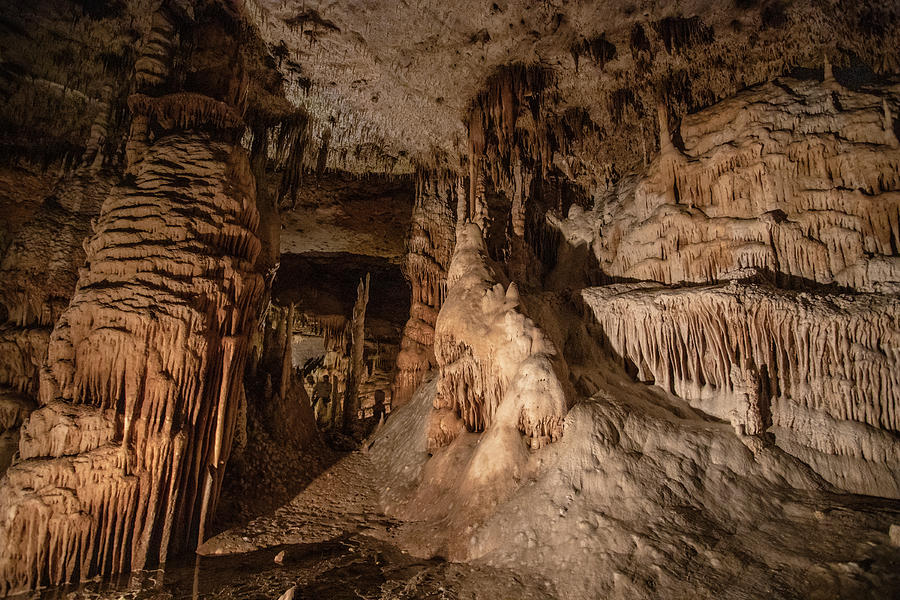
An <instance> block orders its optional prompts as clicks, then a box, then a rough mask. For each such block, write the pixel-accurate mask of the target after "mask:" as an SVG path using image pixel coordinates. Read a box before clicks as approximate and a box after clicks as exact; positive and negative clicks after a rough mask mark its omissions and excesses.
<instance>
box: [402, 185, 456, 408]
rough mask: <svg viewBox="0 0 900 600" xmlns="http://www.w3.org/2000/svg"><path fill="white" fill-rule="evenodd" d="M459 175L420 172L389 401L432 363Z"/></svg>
mask: <svg viewBox="0 0 900 600" xmlns="http://www.w3.org/2000/svg"><path fill="white" fill-rule="evenodd" d="M459 193H460V186H459V180H458V178H455V177H454V176H451V175H449V174H446V173H445V174H443V175H434V174H425V173H419V174H418V175H417V177H416V195H415V204H414V207H413V216H412V223H411V225H410V230H409V235H408V237H407V240H406V249H407V254H406V260H405V261H404V263H403V267H402V268H403V274H404V276H405V277H406V279H407V280H408V281H409V284H410V289H411V296H412V297H411V309H410V316H409V320H408V321H407V323H406V326H405V327H404V330H403V338H402V340H401V342H400V353H399V354H398V356H397V370H396V372H395V375H394V382H393V384H392V398H393V400H392V402H393V404H394V405H396V406H399V405H401V404H403V403H404V402H406V401H407V400H409V399H410V398H411V397H412V395H413V392H415V390H416V388H417V387H418V385H419V383H421V381H422V378H423V377H424V375H425V373H426V372H427V371H428V369H429V368H431V367H432V366H433V365H434V352H433V350H432V345H433V343H434V323H435V320H436V318H437V313H438V311H439V310H440V308H441V305H442V304H443V302H444V299H445V298H446V296H447V268H448V267H449V265H450V259H451V256H452V254H453V245H454V242H455V238H454V231H455V226H456V219H457V216H459V218H464V215H457V213H458V211H459V208H458V207H459V206H460V204H463V205H464V204H465V201H464V200H465V199H464V198H463V202H462V203H461V202H460V198H459Z"/></svg>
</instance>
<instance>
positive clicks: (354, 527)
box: [198, 451, 395, 556]
mask: <svg viewBox="0 0 900 600" xmlns="http://www.w3.org/2000/svg"><path fill="white" fill-rule="evenodd" d="M374 472H375V468H374V466H373V465H372V464H371V460H370V459H369V457H368V456H367V455H365V454H363V453H362V452H359V451H355V452H351V453H349V454H347V455H346V456H344V457H343V458H341V459H340V460H338V461H337V462H336V463H335V464H333V465H332V466H331V467H329V468H328V469H326V470H325V471H324V472H323V473H322V474H320V475H319V476H318V477H317V478H316V479H314V480H313V481H312V482H310V484H309V485H308V486H307V487H306V488H305V489H303V490H302V491H300V493H298V494H297V495H296V496H295V497H294V498H293V499H292V500H291V501H290V502H288V503H287V504H285V505H284V506H282V507H280V508H278V509H276V510H275V512H274V513H271V514H266V515H262V516H260V517H257V518H256V519H253V520H252V521H250V522H249V523H247V524H246V525H244V526H241V527H236V528H234V529H230V530H228V531H224V532H222V533H220V534H219V535H216V536H214V537H213V538H210V539H209V540H207V541H206V543H204V544H203V545H202V546H201V547H200V548H199V549H198V554H200V555H203V556H211V555H222V554H236V553H243V552H251V551H254V550H259V549H262V548H270V547H273V546H278V545H282V544H301V543H303V544H310V543H320V542H324V541H328V540H333V539H336V538H339V537H342V536H348V535H355V534H359V533H367V532H370V533H376V532H378V533H379V534H380V535H379V536H378V537H383V534H384V533H387V532H389V530H390V529H391V528H392V527H393V526H394V525H395V523H394V522H393V521H392V520H391V519H389V518H387V517H385V516H383V515H381V514H380V513H379V511H378V508H377V504H378V491H377V484H376V482H375V479H374V475H373V473H374Z"/></svg>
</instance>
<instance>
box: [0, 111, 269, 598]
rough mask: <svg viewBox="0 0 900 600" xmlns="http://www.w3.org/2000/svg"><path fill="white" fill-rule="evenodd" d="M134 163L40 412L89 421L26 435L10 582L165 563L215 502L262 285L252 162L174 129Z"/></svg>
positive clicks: (92, 244) (50, 365) (0, 496)
mask: <svg viewBox="0 0 900 600" xmlns="http://www.w3.org/2000/svg"><path fill="white" fill-rule="evenodd" d="M213 129H215V128H213ZM132 172H133V173H134V177H133V179H131V180H128V181H126V182H125V183H123V184H121V185H119V186H117V187H115V188H114V189H113V190H112V191H111V192H110V194H109V196H108V197H107V199H106V201H105V202H104V204H103V208H102V211H101V215H100V217H99V219H98V221H97V223H96V225H95V233H94V235H93V237H92V238H90V240H89V241H88V242H87V244H86V249H87V260H88V268H86V269H84V270H82V272H81V275H80V277H79V280H78V286H77V290H76V293H75V297H74V298H73V299H72V302H71V304H70V306H69V308H68V309H67V310H66V311H65V312H64V313H63V315H62V317H61V318H60V320H59V322H58V323H57V325H56V328H55V329H54V331H53V334H52V336H51V340H50V349H49V358H48V362H47V366H46V368H45V370H44V372H43V374H42V378H41V379H42V380H41V400H42V403H43V404H44V407H42V408H41V409H39V410H38V411H37V412H36V413H35V414H34V416H33V417H32V419H31V420H30V422H29V423H28V424H26V431H29V430H34V429H35V428H37V427H38V423H39V422H46V423H47V424H46V425H41V426H40V427H42V428H53V427H57V426H58V425H60V424H61V423H62V421H61V420H60V419H65V422H66V423H72V420H73V419H75V420H76V421H81V423H79V424H78V425H76V426H75V429H77V430H79V432H80V433H79V435H77V436H75V437H71V436H68V435H67V436H65V437H64V438H63V439H61V440H57V439H56V438H55V437H54V436H44V435H40V436H27V435H26V436H25V437H24V438H23V441H22V442H23V443H22V449H23V450H25V451H23V459H25V460H23V461H22V462H20V463H18V464H16V465H14V466H13V467H11V469H10V471H9V474H8V478H7V479H6V480H5V481H4V483H3V489H2V493H0V505H2V506H0V508H2V510H0V512H2V516H0V592H3V593H7V592H10V591H16V590H22V589H27V588H30V587H33V586H35V585H39V584H42V583H48V582H49V583H60V582H63V581H68V580H71V579H73V578H74V577H78V576H80V577H86V576H89V575H91V574H94V573H112V572H119V571H123V570H127V569H129V568H131V569H138V568H142V567H143V566H145V565H149V564H154V563H157V562H164V561H165V560H166V556H167V554H168V552H169V551H170V550H178V549H182V548H185V547H189V546H190V544H191V543H196V541H197V540H198V539H202V538H203V535H204V528H205V526H206V524H207V522H208V520H209V518H210V517H211V511H212V509H213V508H214V507H215V504H216V500H217V495H218V490H219V486H220V484H221V479H222V474H223V470H224V465H225V461H226V460H227V458H228V453H229V451H230V447H231V440H232V435H233V431H234V424H235V418H236V412H237V408H238V397H239V393H240V388H241V381H240V378H241V377H242V374H243V364H244V358H245V353H246V340H247V336H248V333H249V331H250V329H251V327H252V321H253V319H254V315H255V314H256V306H255V305H256V303H257V302H258V301H259V298H260V297H261V295H262V291H263V280H262V277H261V276H260V275H259V274H258V273H256V272H255V270H254V260H255V258H256V255H257V253H258V252H259V240H258V239H257V237H256V235H255V229H256V227H257V224H258V215H257V212H256V206H255V187H254V185H253V180H252V176H251V175H250V170H249V163H248V161H247V157H246V155H245V153H244V151H243V150H242V149H241V148H240V147H238V146H236V145H235V144H234V143H232V142H229V141H223V140H222V139H219V138H216V137H215V136H214V135H212V134H210V133H205V132H202V131H199V130H193V131H183V132H179V131H174V132H167V133H164V134H163V135H161V136H160V137H158V138H157V139H156V140H155V141H154V142H153V143H152V145H150V146H149V147H148V148H147V149H146V153H145V154H144V156H143V158H141V159H140V160H139V161H138V162H137V163H136V164H134V165H132ZM66 405H68V406H70V407H72V408H66V409H65V410H62V411H61V410H60V409H61V408H65V406H66ZM72 411H75V413H72ZM85 419H87V420H89V421H90V422H92V423H95V424H96V426H95V427H90V428H89V427H86V426H85V425H84V423H83V422H84V420H85ZM88 431H96V432H97V433H96V434H91V435H86V433H87V432H88Z"/></svg>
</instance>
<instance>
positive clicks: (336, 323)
mask: <svg viewBox="0 0 900 600" xmlns="http://www.w3.org/2000/svg"><path fill="white" fill-rule="evenodd" d="M349 323H350V321H349V320H348V319H347V317H345V316H344V315H314V314H308V313H305V312H297V313H295V315H294V323H293V330H294V331H302V332H303V333H304V334H307V335H314V336H317V337H322V338H323V341H324V344H325V350H326V351H328V352H340V353H346V352H347V351H348V347H349V344H350V331H349Z"/></svg>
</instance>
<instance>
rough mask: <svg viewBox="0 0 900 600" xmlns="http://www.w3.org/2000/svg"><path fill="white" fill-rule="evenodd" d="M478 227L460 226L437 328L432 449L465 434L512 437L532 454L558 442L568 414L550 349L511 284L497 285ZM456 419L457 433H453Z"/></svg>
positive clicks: (553, 354)
mask: <svg viewBox="0 0 900 600" xmlns="http://www.w3.org/2000/svg"><path fill="white" fill-rule="evenodd" d="M489 260H490V259H488V257H487V250H486V248H485V244H484V239H483V238H482V235H481V230H480V229H479V227H478V226H477V225H474V224H467V225H463V226H462V227H461V228H460V230H459V232H458V234H457V239H456V249H455V251H454V254H453V260H452V261H451V263H450V270H449V273H448V278H447V289H448V291H447V299H446V301H445V302H444V304H443V306H442V308H441V312H440V313H439V314H438V318H437V323H436V325H435V342H434V350H435V356H436V358H437V364H438V366H439V379H438V386H437V395H436V396H435V400H434V408H435V414H434V417H433V420H432V425H431V431H430V434H429V447H431V448H438V447H440V446H444V445H446V444H448V443H450V442H451V441H453V439H454V438H455V436H456V435H457V434H458V433H459V432H460V431H462V430H463V427H464V428H465V429H468V430H469V431H476V432H482V431H489V430H491V429H492V428H493V429H498V430H499V429H509V430H516V429H518V431H520V432H521V433H523V434H525V436H527V437H528V438H529V441H530V445H531V447H532V448H540V447H541V446H543V445H544V444H545V443H549V442H550V441H553V440H556V439H558V438H559V437H561V436H562V433H563V427H562V420H563V418H564V417H565V414H566V410H567V408H568V404H567V399H566V396H565V392H564V391H563V387H562V385H561V384H560V382H559V378H558V377H557V375H556V373H555V371H554V365H553V363H552V362H551V360H552V359H553V357H554V356H555V355H556V354H557V351H556V348H555V347H554V346H553V343H552V342H551V341H550V340H549V338H547V336H546V335H544V333H543V332H542V331H541V330H540V329H539V328H538V327H537V325H535V323H534V322H533V321H532V320H531V319H529V318H528V317H526V316H525V315H524V314H523V311H522V308H521V307H520V306H519V294H518V289H517V287H516V284H515V283H510V284H509V285H508V287H505V288H504V286H503V284H501V283H498V282H497V275H496V274H494V273H492V272H491V270H490V267H489V265H488V261H489ZM455 419H459V420H460V421H461V425H462V426H454V425H452V423H453V421H454V420H455Z"/></svg>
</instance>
